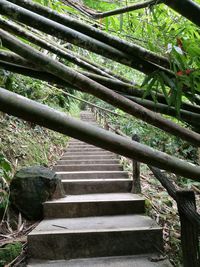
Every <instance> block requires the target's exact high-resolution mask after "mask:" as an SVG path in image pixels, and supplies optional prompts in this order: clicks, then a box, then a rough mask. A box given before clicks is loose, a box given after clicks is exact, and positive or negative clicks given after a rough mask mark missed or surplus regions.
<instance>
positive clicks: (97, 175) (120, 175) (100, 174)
mask: <svg viewBox="0 0 200 267" xmlns="http://www.w3.org/2000/svg"><path fill="white" fill-rule="evenodd" d="M57 175H58V177H60V178H61V179H63V180H64V179H106V178H107V179H112V178H116V179H117V178H128V174H127V172H105V173H104V172H96V173H95V172H94V173H92V172H91V173H88V172H86V173H82V172H81V173H73V172H71V173H70V172H68V173H59V172H58V173H57Z"/></svg>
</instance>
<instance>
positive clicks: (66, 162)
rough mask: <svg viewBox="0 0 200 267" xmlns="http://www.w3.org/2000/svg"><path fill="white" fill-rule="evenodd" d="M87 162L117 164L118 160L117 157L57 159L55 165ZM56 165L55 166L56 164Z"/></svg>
mask: <svg viewBox="0 0 200 267" xmlns="http://www.w3.org/2000/svg"><path fill="white" fill-rule="evenodd" d="M87 164H106V165H108V164H119V160H117V159H104V160H103V159H100V160H92V159H91V160H88V159H84V160H58V161H57V165H78V166H81V165H87ZM57 165H56V166H57Z"/></svg>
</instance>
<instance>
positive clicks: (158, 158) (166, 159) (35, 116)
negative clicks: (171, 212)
mask: <svg viewBox="0 0 200 267" xmlns="http://www.w3.org/2000/svg"><path fill="white" fill-rule="evenodd" d="M0 110H1V111H2V112H5V113H8V114H10V115H13V116H17V117H19V118H22V119H24V120H27V121H31V122H34V123H37V124H39V125H41V126H44V127H46V128H49V129H52V130H54V131H57V132H60V133H62V134H65V135H68V136H71V137H74V138H76V139H79V140H81V141H84V142H86V143H89V144H92V145H95V146H98V147H100V148H104V149H107V150H109V151H112V152H114V153H117V154H120V155H122V156H125V157H128V158H131V159H135V160H137V161H140V162H143V163H146V164H150V165H152V166H156V167H158V168H161V169H165V170H168V171H170V172H173V173H176V174H179V175H182V176H183V177H187V178H188V177H189V178H190V179H193V180H195V181H200V167H199V166H194V165H192V164H190V163H187V162H186V161H183V160H180V159H177V158H175V157H172V156H169V155H167V154H166V153H163V152H160V151H158V150H155V149H152V148H150V147H148V146H146V145H143V144H140V143H138V142H135V141H131V140H130V139H128V138H124V137H122V136H119V135H116V134H113V133H111V132H108V131H106V130H104V129H101V128H99V127H95V126H93V125H90V124H89V123H86V122H82V121H80V120H78V119H74V118H71V117H70V116H68V115H66V114H65V113H62V112H60V111H56V110H54V109H52V108H50V107H48V106H45V105H43V104H40V103H37V102H36V101H33V100H30V99H28V98H25V97H23V96H20V95H18V94H15V93H13V92H10V91H8V90H5V89H2V88H0Z"/></svg>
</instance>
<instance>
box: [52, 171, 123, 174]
mask: <svg viewBox="0 0 200 267" xmlns="http://www.w3.org/2000/svg"><path fill="white" fill-rule="evenodd" d="M56 173H58V174H68V173H69V174H72V173H73V174H76V173H77V174H80V173H83V174H87V173H94V174H95V173H108V174H111V173H121V174H127V171H75V172H67V171H61V172H59V171H57V172H56Z"/></svg>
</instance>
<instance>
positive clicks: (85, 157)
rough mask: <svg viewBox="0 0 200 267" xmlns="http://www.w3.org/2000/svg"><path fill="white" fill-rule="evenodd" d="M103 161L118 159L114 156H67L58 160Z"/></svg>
mask: <svg viewBox="0 0 200 267" xmlns="http://www.w3.org/2000/svg"><path fill="white" fill-rule="evenodd" d="M86 159H87V160H90V159H92V160H104V159H119V157H118V156H117V155H115V154H113V155H112V154H108V155H99V154H95V155H87V156H85V155H68V156H64V155H63V156H62V158H61V159H60V160H86Z"/></svg>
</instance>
